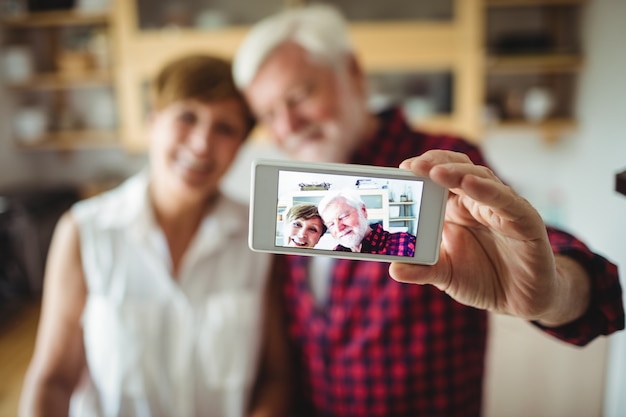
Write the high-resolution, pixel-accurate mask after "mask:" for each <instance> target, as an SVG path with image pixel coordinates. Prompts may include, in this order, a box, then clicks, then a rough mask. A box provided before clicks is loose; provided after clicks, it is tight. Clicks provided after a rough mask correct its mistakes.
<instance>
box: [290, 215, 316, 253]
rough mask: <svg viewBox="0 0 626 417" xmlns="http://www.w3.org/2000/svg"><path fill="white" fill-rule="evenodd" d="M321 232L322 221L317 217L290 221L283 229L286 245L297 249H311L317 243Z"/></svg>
mask: <svg viewBox="0 0 626 417" xmlns="http://www.w3.org/2000/svg"><path fill="white" fill-rule="evenodd" d="M323 230H324V229H323V226H322V219H320V218H319V217H314V218H311V219H302V218H300V219H295V220H292V221H291V222H289V223H287V225H286V227H285V239H286V240H287V242H286V244H287V246H296V247H299V248H312V247H314V246H315V245H317V242H319V240H320V238H321V237H322V231H323Z"/></svg>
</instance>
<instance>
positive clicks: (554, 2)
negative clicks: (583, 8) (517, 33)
mask: <svg viewBox="0 0 626 417" xmlns="http://www.w3.org/2000/svg"><path fill="white" fill-rule="evenodd" d="M587 2H588V0H486V1H485V6H487V7H534V6H568V5H581V4H585V3H587Z"/></svg>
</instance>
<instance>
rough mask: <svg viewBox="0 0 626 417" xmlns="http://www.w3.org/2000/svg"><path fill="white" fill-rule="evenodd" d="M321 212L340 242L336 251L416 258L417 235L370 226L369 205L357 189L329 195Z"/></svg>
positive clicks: (327, 225) (325, 198)
mask: <svg viewBox="0 0 626 417" xmlns="http://www.w3.org/2000/svg"><path fill="white" fill-rule="evenodd" d="M317 209H318V211H319V213H320V215H321V216H322V219H323V220H324V224H325V225H326V227H328V230H329V231H330V234H331V235H332V237H333V238H334V239H335V240H336V241H337V243H338V245H337V246H336V247H335V249H334V250H336V251H342V252H362V253H378V254H384V255H397V256H414V255H415V236H413V235H411V234H410V233H406V232H397V233H389V232H388V231H386V230H384V229H383V227H382V225H380V224H375V225H374V226H373V227H372V226H370V224H369V222H368V221H367V208H366V207H365V203H364V202H363V200H361V197H359V195H358V194H357V193H355V192H354V191H353V190H339V191H334V192H330V193H328V194H327V195H326V196H324V198H323V199H322V200H321V201H320V203H319V206H318V208H317Z"/></svg>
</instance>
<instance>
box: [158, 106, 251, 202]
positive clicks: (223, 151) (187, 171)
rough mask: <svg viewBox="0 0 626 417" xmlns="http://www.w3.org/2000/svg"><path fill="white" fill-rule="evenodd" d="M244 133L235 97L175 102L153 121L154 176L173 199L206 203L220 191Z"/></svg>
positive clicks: (244, 126) (240, 110)
mask: <svg viewBox="0 0 626 417" xmlns="http://www.w3.org/2000/svg"><path fill="white" fill-rule="evenodd" d="M246 134H247V131H246V121H245V117H244V112H243V108H242V104H241V103H240V102H239V101H238V100H237V99H235V98H230V99H225V100H221V101H216V102H212V103H205V102H200V101H196V100H183V101H178V102H174V103H172V104H170V105H169V106H167V107H166V108H164V109H162V110H160V111H158V112H157V113H155V114H154V115H153V116H152V119H151V121H150V129H149V135H150V158H151V159H150V162H151V165H152V175H153V177H154V179H155V180H156V182H157V183H158V184H159V187H161V188H162V189H164V190H165V191H166V192H168V193H170V194H171V196H172V198H179V199H187V200H204V199H206V198H207V197H208V196H210V195H212V194H214V193H215V192H216V191H217V190H218V187H219V183H220V180H221V178H222V176H223V175H224V173H225V172H226V171H227V170H228V168H229V167H230V165H231V162H232V161H233V159H234V158H235V156H236V154H237V151H238V150H239V147H240V146H241V144H242V143H243V141H244V139H245V136H246Z"/></svg>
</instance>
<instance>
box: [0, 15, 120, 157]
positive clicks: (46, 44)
mask: <svg viewBox="0 0 626 417" xmlns="http://www.w3.org/2000/svg"><path fill="white" fill-rule="evenodd" d="M114 27H115V25H113V18H112V13H111V11H102V12H85V11H80V10H57V11H45V12H29V13H23V14H19V15H15V16H4V17H0V29H2V31H3V34H2V35H3V41H4V45H2V47H3V49H4V48H5V47H6V48H7V50H8V49H10V48H12V50H13V51H21V53H22V54H23V56H24V57H25V58H24V61H28V64H27V65H24V67H25V68H24V70H22V71H21V74H20V73H18V72H17V70H15V71H14V72H13V73H11V75H10V76H6V77H5V79H4V80H3V84H4V86H5V87H7V89H6V91H7V96H9V98H10V101H11V102H12V107H13V109H12V112H13V115H12V117H13V119H14V120H15V124H14V126H13V132H12V135H13V137H14V138H13V139H14V140H13V142H14V146H15V147H16V149H18V150H20V151H24V150H28V151H30V150H35V151H40V150H41V151H53V150H61V151H68V150H72V149H81V148H94V147H96V148H99V147H109V146H114V145H115V144H116V143H119V133H118V132H117V131H116V130H115V125H116V123H117V116H116V111H117V109H116V108H115V107H117V106H116V103H115V97H116V86H117V84H116V77H117V75H118V74H117V72H116V71H114V68H113V66H112V62H114V59H113V55H114V54H115V52H116V48H115V45H114V38H115V34H114V33H113V29H114ZM18 62H19V61H18ZM91 106H98V107H97V108H96V107H93V108H92V107H91ZM31 109H35V110H36V111H37V112H38V114H40V115H43V116H40V118H44V119H45V121H44V122H41V121H38V122H37V123H39V124H42V123H43V124H44V125H45V131H44V132H42V133H41V134H40V135H39V136H37V132H29V131H28V130H26V133H24V131H21V132H20V129H26V128H24V126H28V123H31V126H32V125H33V123H35V122H32V121H28V120H29V119H28V118H22V119H20V116H22V115H24V114H26V115H28V114H29V113H28V112H25V111H27V110H29V111H30V110H31ZM117 114H119V113H117ZM25 117H28V116H25ZM25 120H26V121H25ZM17 126H20V127H19V128H18V127H17ZM35 126H38V125H35Z"/></svg>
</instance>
